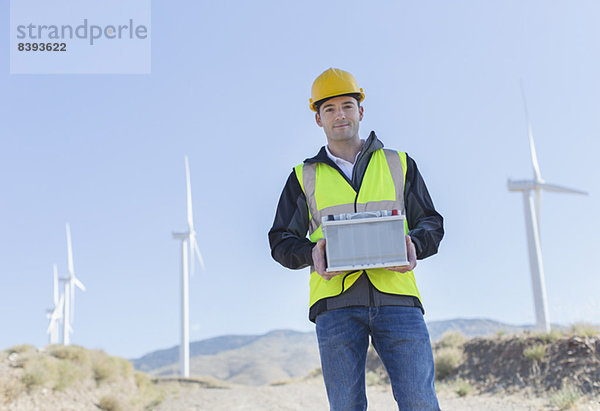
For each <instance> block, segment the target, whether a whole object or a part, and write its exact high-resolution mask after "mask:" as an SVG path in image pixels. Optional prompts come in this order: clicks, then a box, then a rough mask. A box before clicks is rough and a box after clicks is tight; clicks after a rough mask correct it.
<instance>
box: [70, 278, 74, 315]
mask: <svg viewBox="0 0 600 411" xmlns="http://www.w3.org/2000/svg"><path fill="white" fill-rule="evenodd" d="M69 288H70V290H69V292H70V293H71V299H70V300H69V308H70V310H69V311H70V313H69V317H70V318H71V320H70V322H73V320H74V319H75V284H74V283H73V280H71V281H69Z"/></svg>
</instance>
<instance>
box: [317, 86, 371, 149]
mask: <svg viewBox="0 0 600 411" xmlns="http://www.w3.org/2000/svg"><path fill="white" fill-rule="evenodd" d="M362 117H363V108H362V107H359V106H358V101H356V99H355V98H354V97H351V96H340V97H334V98H330V99H329V100H327V101H325V102H324V103H323V104H322V105H321V107H320V109H319V112H318V113H317V114H316V115H315V119H316V121H317V124H318V125H319V126H320V127H323V129H324V130H325V134H326V135H327V140H329V141H340V142H341V141H347V140H352V139H354V138H358V123H359V122H360V121H361V120H362Z"/></svg>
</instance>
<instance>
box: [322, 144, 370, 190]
mask: <svg viewBox="0 0 600 411" xmlns="http://www.w3.org/2000/svg"><path fill="white" fill-rule="evenodd" d="M363 143H364V141H363ZM325 151H327V157H329V158H330V159H331V161H333V162H334V163H335V164H337V166H338V167H339V168H340V170H342V171H343V172H344V174H345V175H346V177H348V180H351V181H352V170H353V169H354V163H356V159H357V158H358V155H359V154H360V151H359V152H358V153H356V157H354V162H352V163H351V162H349V161H346V160H344V159H343V158H339V157H336V156H334V155H333V154H331V151H329V146H325Z"/></svg>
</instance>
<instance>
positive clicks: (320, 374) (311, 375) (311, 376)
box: [304, 367, 323, 379]
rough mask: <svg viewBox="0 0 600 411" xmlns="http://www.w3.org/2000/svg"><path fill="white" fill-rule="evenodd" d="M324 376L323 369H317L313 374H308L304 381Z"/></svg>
mask: <svg viewBox="0 0 600 411" xmlns="http://www.w3.org/2000/svg"><path fill="white" fill-rule="evenodd" d="M322 376H323V370H321V367H318V368H315V369H314V370H312V371H311V372H309V373H308V374H306V377H304V379H310V378H317V377H322Z"/></svg>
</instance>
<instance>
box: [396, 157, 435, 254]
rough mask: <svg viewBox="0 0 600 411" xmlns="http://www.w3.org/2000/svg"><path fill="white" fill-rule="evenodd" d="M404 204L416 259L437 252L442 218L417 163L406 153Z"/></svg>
mask: <svg viewBox="0 0 600 411" xmlns="http://www.w3.org/2000/svg"><path fill="white" fill-rule="evenodd" d="M404 204H405V208H406V218H407V222H408V229H409V232H408V234H409V235H410V237H411V239H412V241H413V243H414V244H415V248H416V249H417V259H419V260H422V259H424V258H427V257H429V256H431V255H433V254H435V253H437V251H438V246H439V244H440V241H442V237H443V236H444V219H443V218H442V216H441V215H440V214H439V213H438V212H437V211H436V210H435V208H434V206H433V201H432V200H431V197H430V196H429V192H428V191H427V187H426V186H425V181H424V180H423V177H422V176H421V173H419V169H418V168H417V164H416V163H415V161H414V160H413V159H412V158H410V157H409V156H408V154H407V155H406V181H405V188H404Z"/></svg>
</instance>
